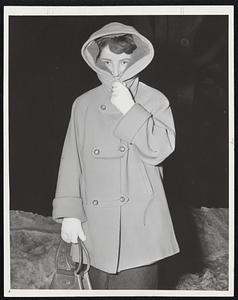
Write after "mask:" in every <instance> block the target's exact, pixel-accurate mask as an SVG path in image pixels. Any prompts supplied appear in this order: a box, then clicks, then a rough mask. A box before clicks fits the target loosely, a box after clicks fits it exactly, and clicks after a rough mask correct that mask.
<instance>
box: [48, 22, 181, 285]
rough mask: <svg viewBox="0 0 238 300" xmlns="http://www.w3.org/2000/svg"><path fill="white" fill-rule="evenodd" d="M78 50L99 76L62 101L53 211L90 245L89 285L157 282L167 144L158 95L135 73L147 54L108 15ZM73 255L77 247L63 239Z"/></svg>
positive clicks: (166, 239) (167, 220) (164, 231)
mask: <svg viewBox="0 0 238 300" xmlns="http://www.w3.org/2000/svg"><path fill="white" fill-rule="evenodd" d="M82 56H83V58H84V60H85V61H86V62H87V64H88V65H89V66H90V67H91V68H92V69H93V70H94V71H95V72H96V73H97V76H98V78H99V80H100V81H101V83H102V84H101V85H100V86H98V87H96V88H95V89H92V90H90V91H88V92H87V93H85V94H83V95H81V96H79V97H78V98H77V99H76V100H75V102H74V103H73V106H72V113H71V119H70V123H69V127H68V131H67V134H66V138H65V143H64V147H63V152H62V157H61V162H60V168H59V175H58V182H57V189H56V195H55V199H54V200H53V218H54V219H55V220H56V221H57V222H62V229H61V236H62V238H63V239H64V240H65V241H66V242H72V243H77V237H78V236H79V237H80V238H81V239H82V240H83V241H85V244H86V247H87V248H88V251H89V253H90V258H91V265H92V267H91V269H90V276H91V279H92V285H93V288H94V289H157V288H158V284H159V282H158V279H157V277H158V272H159V268H158V266H159V264H158V261H160V260H161V259H163V258H165V257H168V256H171V255H173V254H175V253H178V252H179V246H178V244H177V241H176V237H175V234H174V230H173V225H172V221H171V217H170V213H169V209H168V205H167V200H166V196H165V192H164V188H163V184H162V177H163V175H162V167H161V163H162V162H163V161H164V159H165V158H167V157H168V156H169V155H170V154H171V153H172V152H173V151H174V148H175V129H174V122H173V117H172V113H171V109H170V107H169V102H168V100H167V98H166V97H165V96H164V95H163V94H162V93H161V92H159V91H158V90H156V89H154V88H151V87H149V86H147V85H146V84H144V83H142V82H140V81H139V78H138V73H139V72H141V71H142V70H143V69H144V68H145V67H146V66H147V65H148V64H149V63H150V62H151V60H152V58H153V56H154V50H153V46H152V44H151V43H150V41H149V40H147V39H146V38H145V37H144V36H142V35H141V34H140V33H139V32H137V31H136V30H135V29H134V28H133V27H131V26H126V25H123V24H121V23H116V22H115V23H110V24H108V25H106V26H104V27H103V28H101V29H100V30H98V31H96V32H95V33H94V34H92V35H91V36H90V38H89V39H88V40H87V42H86V43H85V44H84V45H83V47H82ZM71 253H72V256H73V259H74V260H75V261H77V247H75V245H73V246H72V251H71Z"/></svg>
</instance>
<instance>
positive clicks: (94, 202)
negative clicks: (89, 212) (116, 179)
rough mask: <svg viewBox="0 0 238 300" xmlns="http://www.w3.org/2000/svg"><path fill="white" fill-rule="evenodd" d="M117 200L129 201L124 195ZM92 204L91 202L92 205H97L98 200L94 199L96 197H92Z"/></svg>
mask: <svg viewBox="0 0 238 300" xmlns="http://www.w3.org/2000/svg"><path fill="white" fill-rule="evenodd" d="M119 201H120V202H121V203H124V202H126V201H129V199H128V198H127V197H125V196H121V197H120V198H119ZM92 204H93V205H94V206H97V205H98V204H99V201H98V200H96V199H94V200H93V201H92Z"/></svg>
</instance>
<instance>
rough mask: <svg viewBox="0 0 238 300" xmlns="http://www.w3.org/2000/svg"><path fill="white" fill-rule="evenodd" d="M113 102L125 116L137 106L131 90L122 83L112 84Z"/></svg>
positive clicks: (115, 82)
mask: <svg viewBox="0 0 238 300" xmlns="http://www.w3.org/2000/svg"><path fill="white" fill-rule="evenodd" d="M111 102H112V104H113V105H115V106H116V108H117V109H118V110H119V111H120V112H121V113H123V115H125V114H126V113H127V112H128V110H130V109H131V107H132V106H133V105H134V104H135V102H134V100H133V98H132V95H131V93H130V91H129V89H128V88H127V87H126V86H125V85H124V84H123V83H121V82H120V81H114V82H113V83H112V97H111Z"/></svg>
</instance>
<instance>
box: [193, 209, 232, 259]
mask: <svg viewBox="0 0 238 300" xmlns="http://www.w3.org/2000/svg"><path fill="white" fill-rule="evenodd" d="M193 216H194V218H195V223H196V226H197V229H198V236H199V239H200V242H201V248H202V250H203V256H204V260H205V261H206V262H208V261H210V260H216V259H217V258H219V257H222V256H227V255H228V253H229V250H228V232H229V230H228V209H226V208H206V207H202V208H201V209H194V211H193Z"/></svg>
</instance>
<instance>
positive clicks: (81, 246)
mask: <svg viewBox="0 0 238 300" xmlns="http://www.w3.org/2000/svg"><path fill="white" fill-rule="evenodd" d="M77 245H78V250H79V263H78V267H77V268H76V269H75V271H74V272H75V273H78V272H79V271H80V270H81V268H82V265H83V264H82V261H83V252H82V251H84V253H85V257H86V262H87V266H86V269H85V270H84V271H83V274H84V273H87V272H88V271H89V268H90V265H91V262H90V256H89V253H88V250H87V248H86V246H85V244H84V243H83V241H82V240H81V239H80V238H79V237H78V243H77ZM62 247H63V248H64V249H65V259H66V263H67V265H68V266H69V267H74V264H72V263H71V261H72V259H70V258H69V255H68V253H67V248H68V247H67V243H66V242H65V241H64V240H63V239H61V240H60V243H59V246H58V249H57V252H56V256H55V265H56V268H58V262H59V254H60V250H61V248H62Z"/></svg>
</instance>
